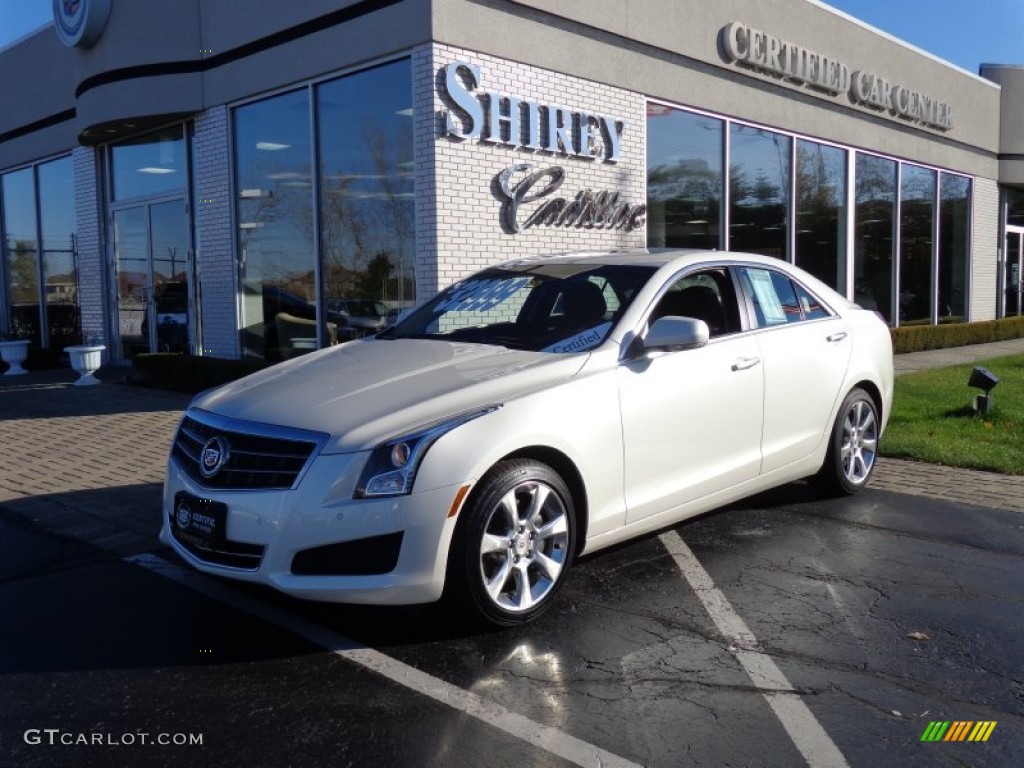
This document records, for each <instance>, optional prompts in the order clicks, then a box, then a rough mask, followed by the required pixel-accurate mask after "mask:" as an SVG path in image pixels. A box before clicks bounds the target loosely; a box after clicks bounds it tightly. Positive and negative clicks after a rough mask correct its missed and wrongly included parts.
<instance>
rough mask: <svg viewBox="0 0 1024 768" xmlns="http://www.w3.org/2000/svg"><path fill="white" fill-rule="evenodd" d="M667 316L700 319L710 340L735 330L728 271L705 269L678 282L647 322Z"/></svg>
mask: <svg viewBox="0 0 1024 768" xmlns="http://www.w3.org/2000/svg"><path fill="white" fill-rule="evenodd" d="M666 315H674V316H677V317H692V318H695V319H697V320H703V321H704V322H705V323H707V324H708V330H709V331H710V332H711V337H712V338H714V337H715V336H722V335H723V334H727V333H735V332H736V331H738V330H739V329H740V323H739V308H738V307H737V305H736V292H735V291H734V290H733V287H732V280H731V279H730V278H729V274H728V272H727V271H726V270H724V269H714V270H706V271H703V272H695V273H692V274H689V275H687V276H686V277H683V278H680V279H679V280H677V281H676V282H675V283H674V284H673V285H672V287H671V288H669V290H668V292H667V293H666V294H665V295H664V296H662V297H661V299H660V300H659V301H658V303H657V304H656V305H655V307H654V310H653V311H652V312H651V316H650V317H649V318H648V323H653V322H654V321H655V320H657V319H659V318H661V317H665V316H666Z"/></svg>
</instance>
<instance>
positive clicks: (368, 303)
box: [327, 298, 389, 338]
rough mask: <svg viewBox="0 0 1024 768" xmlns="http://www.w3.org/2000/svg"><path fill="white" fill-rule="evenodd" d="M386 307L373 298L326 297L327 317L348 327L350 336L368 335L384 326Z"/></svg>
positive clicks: (386, 321) (385, 325)
mask: <svg viewBox="0 0 1024 768" xmlns="http://www.w3.org/2000/svg"><path fill="white" fill-rule="evenodd" d="M387 317H388V308H387V307H386V306H385V305H384V303H383V302H380V301H376V300H374V299H339V298H335V299H328V300H327V319H328V320H330V321H332V322H335V323H337V324H338V325H340V326H344V327H347V328H348V336H349V337H350V338H359V337H360V336H368V335H370V334H372V333H376V332H377V331H381V330H383V329H384V328H386V327H387V326H388V325H389V323H388V320H387Z"/></svg>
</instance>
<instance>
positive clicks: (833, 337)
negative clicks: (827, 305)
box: [825, 331, 846, 344]
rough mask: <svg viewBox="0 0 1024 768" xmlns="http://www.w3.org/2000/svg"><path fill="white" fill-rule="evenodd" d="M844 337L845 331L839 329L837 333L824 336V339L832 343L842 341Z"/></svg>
mask: <svg viewBox="0 0 1024 768" xmlns="http://www.w3.org/2000/svg"><path fill="white" fill-rule="evenodd" d="M845 338H846V331H839V333H833V334H832V335H831V336H826V337H825V341H828V342H832V343H833V344H834V343H835V342H837V341H842V340H843V339H845Z"/></svg>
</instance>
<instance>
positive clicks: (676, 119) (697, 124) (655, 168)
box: [647, 104, 725, 249]
mask: <svg viewBox="0 0 1024 768" xmlns="http://www.w3.org/2000/svg"><path fill="white" fill-rule="evenodd" d="M722 125H723V123H722V121H721V120H715V119H713V118H710V117H704V116H703V115H696V114H693V113H690V112H684V111H682V110H678V109H672V108H670V107H665V106H662V105H659V104H648V105H647V210H648V213H647V244H648V246H650V247H661V246H668V247H672V248H709V249H715V248H719V247H720V238H719V231H720V221H721V205H722V167H723V165H724V163H725V161H724V158H723V142H722V135H723V128H722Z"/></svg>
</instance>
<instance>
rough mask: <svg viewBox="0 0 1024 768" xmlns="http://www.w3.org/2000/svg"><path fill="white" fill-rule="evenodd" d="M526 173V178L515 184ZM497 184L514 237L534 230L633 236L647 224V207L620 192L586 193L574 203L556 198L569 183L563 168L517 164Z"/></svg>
mask: <svg viewBox="0 0 1024 768" xmlns="http://www.w3.org/2000/svg"><path fill="white" fill-rule="evenodd" d="M522 173H525V174H526V176H524V177H522V178H520V179H519V180H518V181H515V180H514V178H515V176H516V175H517V174H522ZM497 181H498V188H499V189H500V190H501V193H502V195H503V196H504V201H503V202H504V208H505V226H506V227H507V228H508V230H509V231H510V232H513V233H517V232H522V231H523V230H524V229H530V228H531V227H565V228H570V227H573V228H577V229H620V230H625V231H627V232H631V231H633V230H634V229H640V228H641V227H643V226H644V224H645V223H646V221H647V206H646V205H645V204H643V203H639V204H632V203H628V202H625V201H622V200H620V199H619V193H618V192H617V191H609V190H602V191H598V192H594V191H592V190H590V189H584V190H581V191H579V192H577V193H576V196H575V197H573V198H572V199H569V198H566V197H556V196H554V193H555V192H556V191H558V189H559V188H560V187H561V186H562V182H563V181H565V169H563V168H562V167H561V166H559V165H552V166H548V167H547V168H540V169H535V168H534V166H532V165H530V164H529V163H516V164H515V165H510V166H509V167H508V168H506V169H505V170H504V171H502V172H501V173H500V174H498V179H497ZM538 202H539V205H537V206H535V207H532V208H531V204H532V203H538Z"/></svg>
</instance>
